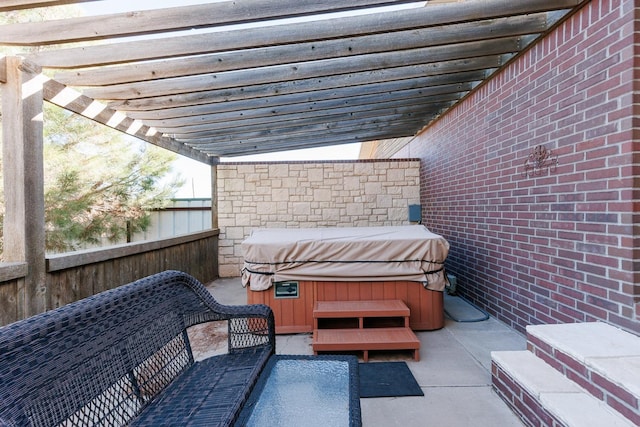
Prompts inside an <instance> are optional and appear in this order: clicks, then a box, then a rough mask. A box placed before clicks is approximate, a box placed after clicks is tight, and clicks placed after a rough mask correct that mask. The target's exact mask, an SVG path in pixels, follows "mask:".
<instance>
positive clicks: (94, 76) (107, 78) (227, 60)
mask: <svg viewBox="0 0 640 427" xmlns="http://www.w3.org/2000/svg"><path fill="white" fill-rule="evenodd" d="M548 23H549V20H548V18H547V13H538V14H532V15H527V16H516V17H512V18H498V19H492V20H485V21H473V22H465V23H462V24H452V25H444V26H441V27H438V28H419V29H413V30H408V31H397V32H392V33H384V34H373V35H367V36H360V37H348V38H342V39H331V40H323V41H313V42H305V43H297V44H288V45H280V46H270V47H264V48H255V49H246V50H239V51H231V52H221V53H216V54H203V55H199V56H196V57H192V58H188V59H187V60H185V58H178V59H164V60H158V61H152V62H132V63H128V64H127V65H115V66H107V67H102V68H97V69H86V70H85V69H76V70H73V71H66V72H59V73H56V74H55V79H56V80H58V81H59V82H61V83H65V84H68V85H72V86H106V85H114V84H122V83H131V82H143V81H148V80H157V79H166V78H171V77H184V76H189V75H198V74H210V73H220V72H224V71H233V70H246V69H249V68H257V67H267V66H274V65H282V64H299V63H303V62H305V61H317V60H321V59H331V58H339V57H342V58H344V57H352V56H358V55H365V54H371V53H380V52H394V51H401V50H407V49H418V48H426V47H432V46H442V45H448V44H457V43H467V42H473V41H479V40H487V39H495V38H503V37H512V36H521V35H526V34H535V33H539V32H541V31H544V30H545V29H546V28H547V26H548Z"/></svg>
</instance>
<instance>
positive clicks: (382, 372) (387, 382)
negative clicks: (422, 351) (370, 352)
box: [359, 362, 424, 398]
mask: <svg viewBox="0 0 640 427" xmlns="http://www.w3.org/2000/svg"><path fill="white" fill-rule="evenodd" d="M359 374H360V397H362V398H364V397H397V396H424V393H423V391H422V389H421V388H420V386H419V385H418V383H417V382H416V379H415V378H414V377H413V374H412V373H411V370H409V367H408V366H407V364H406V363H405V362H370V363H359Z"/></svg>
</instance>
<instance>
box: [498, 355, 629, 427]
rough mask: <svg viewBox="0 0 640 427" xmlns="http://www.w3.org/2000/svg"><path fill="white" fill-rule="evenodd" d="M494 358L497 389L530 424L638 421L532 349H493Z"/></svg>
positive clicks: (624, 425)
mask: <svg viewBox="0 0 640 427" xmlns="http://www.w3.org/2000/svg"><path fill="white" fill-rule="evenodd" d="M491 359H492V367H491V375H492V382H493V386H494V388H495V390H496V392H497V393H498V394H499V395H500V397H501V398H502V399H503V400H504V401H505V402H506V403H507V404H508V405H509V406H510V407H511V409H512V410H513V411H514V412H516V413H517V414H518V415H519V416H520V417H521V418H522V419H523V421H524V422H525V424H527V425H530V426H567V427H574V426H575V427H589V426H593V427H601V426H608V427H631V426H634V425H635V424H634V423H633V422H632V421H630V420H628V419H627V418H625V417H623V416H622V415H621V414H619V413H618V412H616V411H615V410H613V409H612V408H611V407H610V406H608V405H606V404H605V403H604V402H603V401H601V400H599V399H597V398H595V397H594V396H592V395H591V394H590V393H589V392H587V391H586V390H584V389H583V388H582V387H580V386H578V385H577V384H576V383H574V382H573V381H571V380H569V379H568V378H566V377H565V376H564V375H562V374H561V373H560V372H558V371H557V370H556V369H554V368H553V367H551V366H550V365H549V364H547V363H546V362H544V361H543V360H542V359H540V358H538V357H536V356H534V355H533V354H532V353H531V352H529V351H497V352H492V353H491Z"/></svg>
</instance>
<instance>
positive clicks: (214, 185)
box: [211, 162, 218, 228]
mask: <svg viewBox="0 0 640 427" xmlns="http://www.w3.org/2000/svg"><path fill="white" fill-rule="evenodd" d="M217 165H218V163H217V162H214V163H213V164H212V165H211V228H218V166H217Z"/></svg>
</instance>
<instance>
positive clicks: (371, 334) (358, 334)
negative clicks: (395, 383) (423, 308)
mask: <svg viewBox="0 0 640 427" xmlns="http://www.w3.org/2000/svg"><path fill="white" fill-rule="evenodd" d="M312 347H313V352H314V354H318V352H321V351H334V352H335V351H363V352H364V361H365V362H367V361H368V360H369V351H371V350H412V351H413V358H414V360H416V361H417V360H420V340H419V339H418V337H417V336H416V334H415V333H414V332H413V331H412V330H411V328H407V327H402V328H370V329H361V328H352V329H316V330H314V331H313V344H312Z"/></svg>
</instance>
